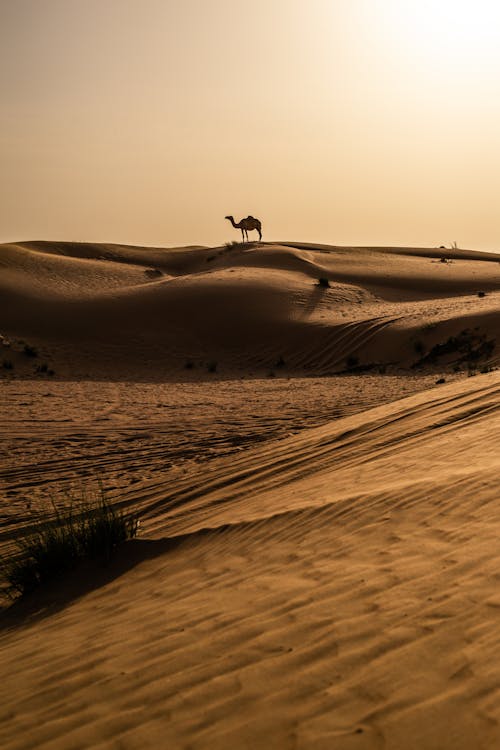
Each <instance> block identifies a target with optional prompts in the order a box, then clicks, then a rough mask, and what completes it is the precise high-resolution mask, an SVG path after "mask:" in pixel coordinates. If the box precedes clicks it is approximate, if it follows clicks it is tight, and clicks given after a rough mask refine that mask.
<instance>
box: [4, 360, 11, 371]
mask: <svg viewBox="0 0 500 750" xmlns="http://www.w3.org/2000/svg"><path fill="white" fill-rule="evenodd" d="M2 367H3V369H4V370H12V369H13V367H14V365H13V364H12V362H11V361H10V359H4V361H3V362H2Z"/></svg>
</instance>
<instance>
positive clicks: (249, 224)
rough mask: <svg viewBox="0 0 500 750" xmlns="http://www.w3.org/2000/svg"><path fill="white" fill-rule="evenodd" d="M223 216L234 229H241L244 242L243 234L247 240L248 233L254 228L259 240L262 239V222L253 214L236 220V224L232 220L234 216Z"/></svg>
mask: <svg viewBox="0 0 500 750" xmlns="http://www.w3.org/2000/svg"><path fill="white" fill-rule="evenodd" d="M225 218H226V219H229V221H230V222H231V224H232V225H233V227H234V228H235V229H241V236H242V237H243V242H245V235H246V238H247V242H248V233H249V232H252V231H253V230H254V229H256V230H257V231H258V233H259V240H261V239H262V224H261V223H260V221H259V220H258V219H255V218H254V217H253V216H247V218H246V219H242V220H241V221H240V222H238V224H236V222H235V221H234V216H226V217H225Z"/></svg>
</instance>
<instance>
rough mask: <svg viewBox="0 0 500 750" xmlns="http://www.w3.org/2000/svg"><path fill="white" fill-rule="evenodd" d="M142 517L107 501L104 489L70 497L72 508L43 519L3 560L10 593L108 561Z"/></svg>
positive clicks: (56, 509)
mask: <svg viewBox="0 0 500 750" xmlns="http://www.w3.org/2000/svg"><path fill="white" fill-rule="evenodd" d="M137 530H138V519H137V516H136V515H135V514H126V513H124V512H123V511H121V510H118V509H116V508H115V507H114V506H113V505H111V504H110V503H108V501H107V500H106V497H105V494H104V491H103V490H102V488H101V490H100V492H99V496H98V497H97V499H95V500H93V501H88V500H86V499H85V498H83V499H80V500H79V501H78V502H75V501H73V500H72V501H71V503H70V505H69V507H66V508H63V509H62V508H59V507H58V506H57V505H56V504H55V503H53V510H52V512H51V513H48V514H47V515H46V516H44V517H41V518H39V519H38V520H37V521H36V523H35V525H34V528H33V530H32V531H31V533H30V534H29V535H28V536H26V537H23V538H21V539H19V540H18V541H17V543H16V548H17V549H16V551H15V554H14V556H13V557H12V558H10V559H9V560H7V561H6V560H2V561H1V573H2V578H3V583H4V584H5V586H6V590H7V594H9V595H10V596H11V597H16V596H19V595H20V596H24V595H25V594H28V593H29V592H30V591H33V589H35V588H37V587H38V586H40V585H41V584H44V583H46V582H47V581H50V580H53V579H55V578H58V577H60V575H61V574H62V573H64V572H66V571H68V570H71V569H73V568H75V567H76V566H77V565H78V564H79V563H80V562H81V561H83V560H89V559H99V558H100V559H104V560H108V559H109V558H110V556H111V555H112V553H113V551H114V550H115V548H116V547H117V546H118V545H119V544H121V543H122V542H124V541H126V540H127V539H132V538H134V537H135V536H136V535H137Z"/></svg>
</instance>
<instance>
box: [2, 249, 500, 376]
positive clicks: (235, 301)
mask: <svg viewBox="0 0 500 750" xmlns="http://www.w3.org/2000/svg"><path fill="white" fill-rule="evenodd" d="M441 259H444V260H446V261H447V262H441ZM0 270H1V274H0V295H1V298H2V302H3V304H2V308H1V311H0V333H1V334H3V335H4V336H5V337H6V338H8V339H9V340H12V347H11V354H10V355H9V356H10V359H14V360H15V362H14V364H15V365H16V367H15V370H16V373H17V374H18V376H21V377H26V376H31V375H32V364H33V363H31V362H29V363H26V362H25V360H24V359H23V357H22V356H20V354H19V352H21V350H22V348H23V345H24V343H25V342H28V343H29V344H30V345H31V346H35V347H36V348H37V349H39V350H40V352H41V353H42V354H43V357H44V358H45V359H46V360H47V361H48V362H49V363H50V366H51V369H53V370H54V371H56V373H57V375H58V376H59V377H66V378H75V377H76V378H81V377H87V378H100V377H105V378H109V377H113V378H122V379H127V378H135V379H137V378H141V379H147V380H152V381H154V380H163V379H165V378H174V379H175V378H178V377H179V376H180V375H182V371H183V368H184V367H185V365H186V364H187V363H189V362H191V363H192V364H193V365H194V366H196V367H197V368H198V374H199V375H201V373H203V372H205V373H206V368H207V365H208V364H209V363H210V362H217V367H218V372H219V373H220V374H226V375H227V376H230V375H232V374H235V373H240V374H241V373H243V374H256V373H262V374H266V372H267V371H269V369H272V368H273V365H274V364H275V363H276V362H277V361H279V362H280V363H284V364H282V366H283V367H284V368H285V369H286V370H287V372H290V373H293V374H298V373H304V374H317V375H325V374H330V373H334V372H339V371H342V370H344V369H345V368H346V362H348V361H351V363H352V362H354V361H356V363H357V365H359V366H377V365H384V364H398V365H400V366H402V367H409V366H411V365H412V364H414V362H415V360H416V356H415V342H416V339H420V338H421V339H422V341H421V344H417V350H418V349H419V348H421V347H423V348H425V349H426V350H430V349H432V347H433V346H435V345H436V344H437V343H442V342H444V341H446V340H447V339H448V338H449V337H450V336H453V335H457V334H459V333H460V332H461V331H462V330H464V329H465V328H472V329H475V328H476V327H478V328H479V329H480V331H481V332H482V334H483V335H484V336H486V337H491V336H492V335H493V332H495V331H496V330H498V323H499V321H500V304H499V297H498V292H499V290H500V255H494V254H488V253H479V252H474V251H464V250H453V251H451V250H446V251H444V250H441V249H419V248H345V247H343V248H340V247H327V246H317V245H309V244H308V245H305V244H302V243H296V244H294V243H283V244H271V243H262V244H252V245H248V246H241V245H234V246H229V247H219V248H202V247H190V248H177V249H161V248H138V247H128V246H122V245H95V244H86V243H81V244H78V243H61V242H59V243H49V242H29V243H20V244H10V245H3V246H0ZM319 278H323V279H326V280H328V281H329V284H330V287H329V288H325V287H323V286H319V285H318V283H317V282H318V279H319ZM479 292H481V293H484V295H485V296H483V297H482V298H481V299H478V296H477V295H478V293H479ZM16 342H21V343H16ZM417 353H418V352H417ZM193 369H194V367H193Z"/></svg>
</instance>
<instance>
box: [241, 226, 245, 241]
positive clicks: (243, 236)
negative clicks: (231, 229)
mask: <svg viewBox="0 0 500 750" xmlns="http://www.w3.org/2000/svg"><path fill="white" fill-rule="evenodd" d="M241 241H242V242H245V230H244V229H242V230H241Z"/></svg>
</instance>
